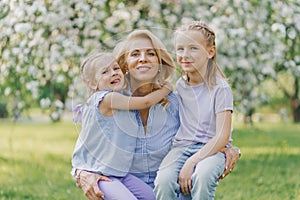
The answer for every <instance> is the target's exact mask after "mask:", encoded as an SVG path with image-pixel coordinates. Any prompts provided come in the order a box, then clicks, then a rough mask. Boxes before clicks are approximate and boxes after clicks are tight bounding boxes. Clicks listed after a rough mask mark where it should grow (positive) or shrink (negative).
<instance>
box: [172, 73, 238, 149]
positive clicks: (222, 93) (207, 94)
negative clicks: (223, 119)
mask: <svg viewBox="0 0 300 200" xmlns="http://www.w3.org/2000/svg"><path fill="white" fill-rule="evenodd" d="M176 90H177V93H178V95H179V115H180V127H179V130H178V132H177V134H176V136H175V139H174V146H186V145H190V144H195V143H204V144H206V143H207V142H208V141H209V140H210V139H212V138H213V137H214V136H215V135H216V114H217V113H220V112H223V111H226V110H231V111H233V95H232V91H231V89H230V86H229V85H228V83H227V81H225V80H224V79H223V78H221V77H219V76H217V79H216V86H214V87H213V88H212V89H209V88H208V87H207V85H205V84H204V83H202V84H199V85H196V86H190V85H188V84H186V81H185V80H184V79H183V78H180V79H179V80H178V81H177V83H176ZM227 147H231V137H230V140H229V143H228V144H227Z"/></svg>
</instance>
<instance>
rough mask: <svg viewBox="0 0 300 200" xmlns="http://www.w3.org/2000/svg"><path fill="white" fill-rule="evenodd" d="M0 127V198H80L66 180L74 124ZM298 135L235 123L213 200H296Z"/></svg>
mask: <svg viewBox="0 0 300 200" xmlns="http://www.w3.org/2000/svg"><path fill="white" fill-rule="evenodd" d="M0 123H1V124H0V137H1V140H0V174H1V179H0V185H1V187H0V199H14V200H23V199H34V200H39V199H40V200H47V199H49V200H50V199H51V200H52V199H82V200H83V199H86V198H85V197H84V195H83V193H82V191H81V190H80V189H78V188H76V186H75V182H74V180H73V179H72V177H71V175H70V170H71V156H72V151H73V148H74V145H75V142H76V138H77V136H78V132H77V128H76V126H75V125H74V124H72V123H56V124H32V123H31V124H14V123H7V122H0ZM299 132H300V126H299V125H295V124H290V123H286V124H284V123H276V124H274V123H255V124H254V127H252V128H250V127H248V126H245V125H241V124H236V125H235V129H234V132H233V139H234V145H235V146H238V147H239V148H240V149H241V151H242V157H241V159H240V160H239V161H238V163H237V165H236V167H235V168H234V170H233V172H232V173H231V174H230V175H229V176H228V177H226V178H225V179H224V180H223V181H221V182H220V184H219V186H218V188H217V193H216V198H215V199H216V200H221V199H222V200H248V199H258V200H263V199H272V200H273V199H274V200H281V199H300V183H299V179H300V174H299V173H297V172H298V168H299V165H300V160H299V159H298V157H299V154H300V147H299Z"/></svg>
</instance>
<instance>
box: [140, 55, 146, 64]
mask: <svg viewBox="0 0 300 200" xmlns="http://www.w3.org/2000/svg"><path fill="white" fill-rule="evenodd" d="M145 61H146V55H145V53H141V55H140V57H139V62H145Z"/></svg>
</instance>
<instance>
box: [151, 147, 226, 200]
mask: <svg viewBox="0 0 300 200" xmlns="http://www.w3.org/2000/svg"><path fill="white" fill-rule="evenodd" d="M203 146H204V144H202V143H197V144H192V145H190V146H186V147H173V148H172V149H171V150H170V152H169V153H168V154H167V156H166V157H165V158H164V160H163V161H162V163H161V165H160V167H159V170H158V172H157V177H156V179H155V181H154V184H155V188H154V193H155V195H156V199H157V200H175V199H196V200H199V199H200V200H205V199H214V197H215V192H216V187H217V185H218V179H219V177H220V176H221V175H222V173H223V171H224V168H225V155H224V154H223V153H220V152H218V153H216V154H214V155H212V156H209V157H207V158H205V159H204V160H201V161H200V162H199V163H198V164H197V165H196V167H195V170H194V172H193V174H192V185H193V187H192V190H191V191H190V193H189V194H188V195H183V194H182V193H181V192H180V186H179V184H178V183H177V180H178V175H179V172H180V170H181V168H182V166H183V165H184V163H185V161H186V160H187V159H188V158H189V157H191V156H192V155H193V154H195V153H196V152H198V151H199V149H201V148H202V147H203ZM179 197H180V198H179Z"/></svg>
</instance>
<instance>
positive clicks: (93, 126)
mask: <svg viewBox="0 0 300 200" xmlns="http://www.w3.org/2000/svg"><path fill="white" fill-rule="evenodd" d="M109 92H111V91H100V92H96V93H94V94H93V95H92V96H91V97H90V98H89V99H88V101H87V103H86V104H85V105H84V106H83V108H82V130H81V132H80V135H79V137H78V139H77V142H76V146H75V149H74V153H73V156H72V165H73V169H83V170H87V171H92V172H96V173H99V174H103V175H106V176H119V177H122V176H125V175H126V174H127V173H128V171H129V169H130V168H131V165H132V161H133V156H134V152H135V149H136V142H137V134H138V131H139V129H138V127H137V126H136V115H135V114H136V113H135V112H133V111H125V110H117V111H116V112H115V114H114V115H113V116H111V117H105V116H103V115H102V114H101V113H100V112H99V109H98V105H99V103H100V102H101V101H102V100H103V98H104V96H105V95H106V94H108V93H109Z"/></svg>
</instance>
